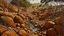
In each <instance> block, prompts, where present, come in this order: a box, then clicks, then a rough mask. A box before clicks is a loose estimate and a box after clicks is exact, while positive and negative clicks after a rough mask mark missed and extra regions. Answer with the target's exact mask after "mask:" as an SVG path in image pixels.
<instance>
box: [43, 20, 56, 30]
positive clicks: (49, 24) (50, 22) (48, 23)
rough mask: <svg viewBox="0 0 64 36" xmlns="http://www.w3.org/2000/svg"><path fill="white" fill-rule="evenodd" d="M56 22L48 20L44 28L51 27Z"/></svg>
mask: <svg viewBox="0 0 64 36" xmlns="http://www.w3.org/2000/svg"><path fill="white" fill-rule="evenodd" d="M54 24H55V23H54V22H53V21H47V22H45V24H44V26H43V28H44V29H49V28H51V27H53V26H54Z"/></svg>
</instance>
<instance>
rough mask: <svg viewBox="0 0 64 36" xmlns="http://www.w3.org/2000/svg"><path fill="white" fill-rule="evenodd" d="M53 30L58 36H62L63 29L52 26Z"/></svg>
mask: <svg viewBox="0 0 64 36" xmlns="http://www.w3.org/2000/svg"><path fill="white" fill-rule="evenodd" d="M54 29H55V30H56V31H57V33H58V35H59V36H63V28H62V26H60V25H56V26H54Z"/></svg>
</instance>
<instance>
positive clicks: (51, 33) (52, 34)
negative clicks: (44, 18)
mask: <svg viewBox="0 0 64 36" xmlns="http://www.w3.org/2000/svg"><path fill="white" fill-rule="evenodd" d="M56 35H57V34H56V31H55V30H54V29H53V28H51V29H49V30H47V36H56Z"/></svg>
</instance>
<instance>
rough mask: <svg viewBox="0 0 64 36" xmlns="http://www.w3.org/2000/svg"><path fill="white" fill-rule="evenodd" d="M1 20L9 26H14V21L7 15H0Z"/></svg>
mask: <svg viewBox="0 0 64 36" xmlns="http://www.w3.org/2000/svg"><path fill="white" fill-rule="evenodd" d="M1 18H2V20H3V21H4V22H6V23H7V24H8V26H10V27H16V24H15V23H14V20H13V19H12V18H11V17H8V16H1Z"/></svg>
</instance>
